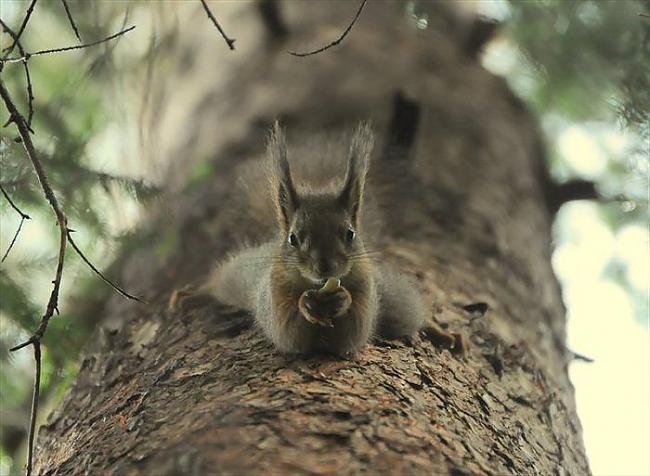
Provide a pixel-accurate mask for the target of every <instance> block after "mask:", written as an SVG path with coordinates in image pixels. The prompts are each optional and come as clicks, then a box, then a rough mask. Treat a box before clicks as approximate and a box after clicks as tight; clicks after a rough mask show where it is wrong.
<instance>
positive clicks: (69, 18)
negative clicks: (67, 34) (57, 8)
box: [61, 0, 81, 43]
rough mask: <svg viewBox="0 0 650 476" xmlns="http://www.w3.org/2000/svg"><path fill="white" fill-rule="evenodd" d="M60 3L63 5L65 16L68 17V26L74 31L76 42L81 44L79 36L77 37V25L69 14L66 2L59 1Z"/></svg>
mask: <svg viewBox="0 0 650 476" xmlns="http://www.w3.org/2000/svg"><path fill="white" fill-rule="evenodd" d="M61 3H63V8H65V14H66V15H67V17H68V21H69V22H70V26H71V27H72V30H73V31H74V35H75V36H76V37H77V40H79V43H81V36H79V30H78V29H77V25H76V24H75V22H74V18H72V13H70V8H69V7H68V2H67V1H66V0H61Z"/></svg>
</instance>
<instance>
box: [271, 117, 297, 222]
mask: <svg viewBox="0 0 650 476" xmlns="http://www.w3.org/2000/svg"><path fill="white" fill-rule="evenodd" d="M268 153H269V155H270V157H271V161H272V163H273V168H274V172H275V176H276V177H277V187H278V188H277V191H276V195H275V200H276V207H277V210H278V218H279V219H280V221H281V223H282V224H283V225H284V226H285V228H288V227H289V223H290V220H291V216H292V215H293V213H294V212H295V211H296V208H298V194H297V193H296V189H295V187H294V185H293V180H292V179H291V170H290V168H289V161H288V160H287V141H286V139H285V137H284V131H283V130H282V128H281V127H280V125H279V124H278V122H277V121H276V122H275V124H274V125H273V129H272V131H271V135H270V137H269V143H268Z"/></svg>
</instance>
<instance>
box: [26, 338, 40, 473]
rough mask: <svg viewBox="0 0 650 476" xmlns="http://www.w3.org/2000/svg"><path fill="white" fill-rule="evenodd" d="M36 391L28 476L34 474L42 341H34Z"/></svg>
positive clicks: (29, 443) (30, 423) (30, 430)
mask: <svg viewBox="0 0 650 476" xmlns="http://www.w3.org/2000/svg"><path fill="white" fill-rule="evenodd" d="M34 360H35V361H36V365H35V370H34V391H33V392H32V412H31V414H30V417H29V440H28V444H27V476H30V475H31V474H32V464H33V461H34V435H35V434H36V431H35V430H36V416H37V415H38V397H39V395H40V393H41V343H40V341H36V342H34Z"/></svg>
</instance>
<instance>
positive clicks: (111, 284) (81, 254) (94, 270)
mask: <svg viewBox="0 0 650 476" xmlns="http://www.w3.org/2000/svg"><path fill="white" fill-rule="evenodd" d="M73 232H74V230H70V229H68V242H69V243H70V244H71V245H72V248H74V250H75V251H76V252H77V254H78V255H79V257H80V258H81V259H82V260H83V262H84V263H86V264H87V265H88V267H89V268H90V269H92V270H93V272H94V273H95V274H96V275H97V276H99V277H100V278H101V280H102V281H104V282H105V283H106V284H108V285H109V286H110V287H112V288H113V289H114V290H115V291H116V292H117V293H118V294H121V295H122V296H124V297H125V298H129V299H133V300H134V301H138V302H140V303H143V304H145V302H144V301H143V300H142V299H140V298H139V297H137V296H134V295H133V294H129V293H128V292H126V291H125V290H124V289H122V288H121V287H119V286H118V285H117V284H115V283H114V282H113V281H111V280H110V279H108V278H107V277H106V276H104V274H103V273H102V272H101V271H100V270H99V269H97V267H96V266H95V265H94V264H92V263H91V262H90V260H89V259H88V258H86V256H85V255H84V254H83V252H82V251H81V250H80V249H79V247H78V246H77V244H76V243H75V242H74V240H73V239H72V233H73Z"/></svg>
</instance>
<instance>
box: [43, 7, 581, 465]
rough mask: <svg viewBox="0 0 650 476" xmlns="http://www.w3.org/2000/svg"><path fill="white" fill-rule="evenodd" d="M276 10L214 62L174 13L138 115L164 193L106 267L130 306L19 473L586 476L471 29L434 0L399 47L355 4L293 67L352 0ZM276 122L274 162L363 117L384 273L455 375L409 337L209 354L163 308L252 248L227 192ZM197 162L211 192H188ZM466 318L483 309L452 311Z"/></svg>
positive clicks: (521, 113)
mask: <svg viewBox="0 0 650 476" xmlns="http://www.w3.org/2000/svg"><path fill="white" fill-rule="evenodd" d="M215 5H223V4H215ZM282 6H283V7H284V8H283V9H282V11H281V12H280V13H281V19H282V21H283V22H284V25H285V26H286V28H287V30H288V35H287V36H286V37H283V36H282V31H281V30H282V29H281V28H279V29H278V28H276V29H275V30H273V29H272V28H269V27H268V26H266V27H265V24H264V22H263V20H262V18H263V16H262V15H260V14H259V12H258V11H257V10H256V8H257V7H256V6H254V5H252V4H248V5H245V6H244V7H241V6H237V7H233V6H230V7H228V8H230V9H234V10H236V12H235V13H236V15H230V16H224V18H225V21H222V23H224V24H225V25H227V29H228V32H229V34H230V36H234V37H235V38H237V39H238V40H239V41H238V42H237V43H236V46H237V50H235V52H230V51H228V50H227V49H226V46H225V44H222V43H221V42H220V41H221V39H220V38H219V37H218V36H217V35H218V33H217V31H216V30H214V29H212V25H211V24H209V23H208V21H207V18H205V17H204V16H203V12H202V10H200V5H192V6H187V5H185V6H182V7H179V12H180V19H179V24H180V25H185V26H183V27H181V28H180V31H179V33H178V36H177V37H175V40H174V41H173V42H172V43H173V46H172V48H173V51H170V52H169V53H167V56H168V58H167V59H166V61H168V62H169V64H172V65H174V66H175V67H176V68H177V70H175V71H171V72H170V71H169V70H166V72H165V80H164V81H158V82H155V81H154V83H151V84H149V85H147V89H148V91H147V93H146V94H147V97H146V98H145V104H146V105H147V106H148V107H149V114H150V117H151V118H152V120H151V121H150V125H149V126H147V127H151V134H152V135H151V137H149V141H150V148H149V151H150V153H152V154H153V155H155V156H156V157H157V158H158V160H159V162H157V163H166V164H169V170H168V177H169V180H168V182H169V183H170V187H172V188H173V189H174V190H175V193H176V194H177V196H176V198H174V200H173V201H170V203H169V204H166V205H165V206H164V207H161V208H164V210H158V211H157V212H152V213H151V216H150V219H149V224H148V226H147V230H148V234H147V238H146V246H141V247H139V248H138V249H136V250H135V251H131V252H130V254H129V255H128V259H125V260H124V262H125V264H124V266H123V270H122V282H123V283H124V284H125V285H126V287H127V288H130V289H131V290H133V289H134V288H135V289H140V290H141V291H142V292H143V293H144V294H145V295H146V298H147V300H148V302H149V304H148V305H147V306H140V305H136V304H132V303H129V302H124V301H122V300H120V299H119V298H111V299H110V300H109V301H108V302H107V303H106V306H105V308H104V310H103V312H102V314H103V315H102V316H101V318H102V319H103V320H104V323H105V325H104V330H103V331H102V332H100V334H99V336H98V339H97V342H96V343H94V344H93V345H92V346H90V347H89V348H88V349H87V350H88V351H87V354H86V357H85V359H84V360H83V363H82V365H81V371H80V374H79V376H78V378H77V381H76V383H75V384H74V385H73V386H72V388H71V389H70V390H69V391H68V394H67V396H66V398H65V400H64V403H63V404H62V405H61V407H60V408H59V409H58V410H57V411H56V412H54V414H53V415H51V416H50V419H49V421H48V423H47V424H46V425H44V426H43V427H41V429H40V434H39V439H38V448H37V461H36V473H37V474H81V473H84V474H120V475H121V474H147V475H151V474H156V475H161V474H216V473H219V474H221V473H223V474H266V473H281V474H284V473H299V474H303V473H309V474H348V473H355V474H356V473H370V474H453V475H460V474H554V473H558V474H564V473H569V474H578V475H584V474H588V473H589V469H588V466H587V462H586V458H585V454H584V449H583V446H582V436H581V428H580V424H579V422H578V419H577V416H576V412H575V407H574V397H573V389H572V386H571V384H570V382H569V379H568V376H567V364H568V358H569V357H568V354H567V352H566V351H565V348H564V330H563V329H564V309H563V306H562V302H561V299H560V293H559V288H558V285H557V282H556V280H555V278H554V276H553V273H552V271H551V268H550V263H549V261H550V260H549V258H550V224H551V217H550V216H549V213H548V212H547V210H546V208H545V205H544V190H543V189H542V184H543V183H544V178H543V174H541V173H540V172H539V171H540V170H542V166H543V162H541V161H543V159H544V157H543V154H542V153H541V149H540V147H539V142H540V140H539V136H538V132H537V130H536V126H535V122H534V120H533V119H532V118H531V116H530V114H529V113H528V112H527V111H526V110H525V108H524V107H523V106H522V105H521V104H520V102H519V101H518V100H517V99H516V98H515V97H514V96H513V95H512V93H511V92H510V91H509V89H508V88H507V86H506V85H505V83H504V81H503V80H502V79H499V78H496V77H494V76H492V75H491V74H489V73H488V72H486V71H485V70H484V69H483V68H482V67H481V66H480V64H479V63H478V62H477V61H476V59H475V58H474V57H473V56H472V55H471V54H470V53H471V52H468V46H467V45H468V43H467V38H468V37H470V36H471V35H470V33H471V32H468V30H467V28H465V25H466V24H468V25H470V24H472V22H464V20H463V19H462V17H459V16H456V15H455V14H453V13H452V12H451V11H450V9H449V5H447V4H441V3H435V4H430V5H428V6H427V8H428V9H429V28H428V29H427V30H425V31H418V30H417V29H416V28H414V27H413V25H410V24H408V22H407V21H405V20H404V18H405V16H404V13H403V8H402V6H401V4H393V3H390V2H369V4H368V5H367V7H366V9H365V11H364V12H363V13H362V15H361V17H360V19H359V21H358V22H357V24H356V25H355V26H354V29H353V30H352V32H351V33H350V35H349V36H348V37H346V39H345V40H344V41H343V43H342V44H340V45H338V46H336V47H334V48H332V49H330V50H328V51H325V52H323V53H321V54H318V55H314V56H310V57H306V58H297V57H294V56H291V55H289V54H287V50H288V49H289V50H299V51H303V50H306V49H309V48H311V47H312V46H321V45H323V44H326V43H327V42H329V41H331V40H332V39H334V38H335V37H336V36H337V35H339V34H340V32H341V31H342V30H343V29H344V28H345V26H346V25H347V24H349V22H350V20H351V18H352V16H353V15H354V12H355V10H356V8H357V7H356V3H352V2H325V3H323V2H316V1H310V2H292V3H288V4H283V5H282ZM267 7H268V6H267ZM224 15H225V14H224ZM266 18H267V21H269V20H268V19H269V18H270V16H268V15H267V16H266ZM228 20H229V21H228ZM203 23H205V25H203ZM251 25H253V26H251ZM267 25H271V23H268V24H267ZM190 26H191V28H190ZM276 26H277V25H276ZM281 26H282V25H281ZM273 31H276V33H275V34H272V32H273ZM179 58H182V59H183V61H182V62H181V61H180V60H179ZM179 65H180V66H179ZM154 76H155V75H154ZM152 105H155V107H153V106H152ZM275 117H279V118H280V119H281V121H282V122H283V124H284V125H285V126H286V128H287V131H288V134H289V144H290V145H291V143H292V142H297V141H301V140H303V139H305V138H308V137H309V136H310V135H311V134H313V133H314V132H315V131H319V132H322V131H325V132H328V133H329V132H331V133H338V132H349V131H351V130H352V128H353V127H354V125H355V124H356V122H357V121H358V120H359V119H368V118H371V119H372V121H373V127H374V129H375V131H376V132H377V135H378V136H379V137H378V139H379V141H378V142H379V147H378V151H377V153H376V154H375V156H376V157H375V159H374V160H375V163H374V165H375V166H377V167H381V161H393V162H395V161H401V162H395V163H400V164H403V165H402V166H403V168H404V170H405V171H406V170H410V169H411V167H413V170H414V171H415V173H413V174H408V173H406V172H405V173H404V177H402V179H400V180H399V183H397V181H396V185H395V186H396V187H404V186H407V187H408V188H407V189H406V191H405V192H403V193H402V197H403V198H402V199H401V200H402V201H400V202H398V203H393V204H391V206H389V207H386V209H385V213H386V215H387V216H388V223H389V225H390V226H388V227H386V229H385V230H384V236H383V237H382V240H381V241H382V244H383V245H384V247H383V249H384V259H385V260H386V261H390V262H392V263H393V264H394V265H395V266H398V267H400V268H401V269H403V270H405V271H406V272H410V273H413V274H414V275H415V276H417V278H418V279H419V282H420V284H421V287H422V289H423V290H424V291H425V292H426V293H427V296H428V299H429V300H430V302H431V303H432V312H433V314H434V315H435V317H436V318H437V319H438V320H439V321H440V322H441V323H442V324H443V325H448V326H449V328H450V329H453V330H457V331H460V332H463V333H465V335H466V336H467V337H468V339H469V341H470V349H469V351H468V353H467V355H466V357H465V358H458V357H455V356H453V355H452V354H450V353H449V352H448V351H446V350H442V351H441V350H439V349H437V348H435V347H434V346H433V345H432V344H431V343H430V342H428V341H427V340H426V339H424V338H422V337H416V338H414V339H412V340H410V341H407V342H402V341H378V342H375V343H373V344H372V345H369V346H368V347H367V348H366V349H365V350H363V351H362V352H361V353H360V354H359V355H358V356H356V357H355V358H353V359H350V360H340V359H332V358H323V357H312V358H304V357H295V356H286V355H281V354H279V353H278V352H277V351H275V350H274V349H273V347H272V346H271V345H270V344H269V343H268V342H267V341H266V340H265V339H264V338H263V337H262V336H261V334H260V332H258V331H257V330H256V329H254V328H249V327H246V326H241V327H239V328H237V329H235V330H234V331H233V332H232V334H234V335H232V334H231V335H229V336H225V337H224V336H223V335H222V334H221V333H219V332H218V331H219V325H220V324H219V323H220V322H222V320H223V316H218V315H217V316H215V315H210V314H209V313H207V312H191V313H188V314H186V315H179V314H174V313H170V312H169V311H168V310H167V300H168V299H169V296H170V293H171V292H172V290H173V289H175V288H179V287H182V286H184V285H187V284H196V283H199V282H200V281H201V280H202V279H203V277H204V276H205V275H206V273H207V272H208V271H209V270H210V268H211V266H212V265H213V263H214V262H215V261H216V260H217V259H218V258H219V257H221V256H223V254H224V253H225V252H226V251H228V250H229V249H231V248H232V246H234V245H233V243H234V242H235V241H236V240H237V239H238V238H240V237H241V236H242V235H246V236H250V237H252V238H253V239H254V238H256V237H257V236H256V235H257V233H256V230H250V229H246V227H245V221H244V220H239V219H238V217H233V216H232V214H229V213H228V210H229V208H228V195H229V193H230V192H231V191H232V190H233V188H232V184H233V181H234V180H233V178H234V176H235V165H237V164H239V163H242V162H244V161H248V160H259V159H260V157H262V155H263V153H264V138H265V134H266V132H267V130H268V127H269V125H270V124H271V122H272V120H273V119H274V118H275ZM154 146H155V147H154ZM206 158H207V160H206ZM206 164H207V165H206ZM206 166H208V167H209V168H210V169H211V170H212V171H213V174H212V175H210V176H209V178H208V179H207V180H205V179H203V180H200V179H197V178H196V170H202V169H205V167H206ZM188 183H192V184H193V185H192V186H185V185H186V184H188ZM472 303H485V305H487V306H488V310H487V313H485V315H484V316H483V315H482V312H481V311H484V310H485V305H482V304H478V305H475V306H473V307H472V306H469V307H466V308H463V306H467V305H470V304H472ZM231 330H232V329H231Z"/></svg>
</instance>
